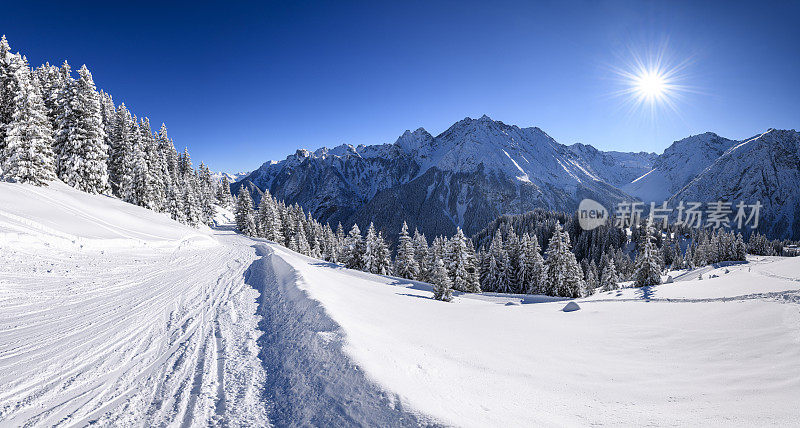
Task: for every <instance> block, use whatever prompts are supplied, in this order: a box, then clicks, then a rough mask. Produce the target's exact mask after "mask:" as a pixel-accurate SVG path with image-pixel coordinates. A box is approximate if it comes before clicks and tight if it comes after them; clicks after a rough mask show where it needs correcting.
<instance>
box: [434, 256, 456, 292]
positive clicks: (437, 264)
mask: <svg viewBox="0 0 800 428" xmlns="http://www.w3.org/2000/svg"><path fill="white" fill-rule="evenodd" d="M431 283H432V284H433V298H434V299H436V300H443V301H445V302H449V301H451V300H453V284H452V281H451V280H450V275H449V274H448V273H447V268H445V267H444V262H443V261H442V259H441V258H439V257H435V259H434V262H433V272H432V275H431Z"/></svg>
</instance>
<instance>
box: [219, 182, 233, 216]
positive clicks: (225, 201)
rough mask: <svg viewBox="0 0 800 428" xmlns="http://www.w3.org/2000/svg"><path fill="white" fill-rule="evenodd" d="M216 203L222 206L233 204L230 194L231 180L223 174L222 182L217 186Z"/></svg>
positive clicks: (226, 206) (229, 206)
mask: <svg viewBox="0 0 800 428" xmlns="http://www.w3.org/2000/svg"><path fill="white" fill-rule="evenodd" d="M217 203H218V204H219V206H221V207H223V208H231V206H232V205H233V196H231V182H230V180H228V177H227V176H225V175H223V176H222V182H221V183H220V185H219V187H218V188H217Z"/></svg>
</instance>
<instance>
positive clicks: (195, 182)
mask: <svg viewBox="0 0 800 428" xmlns="http://www.w3.org/2000/svg"><path fill="white" fill-rule="evenodd" d="M0 173H1V174H2V177H3V179H5V180H7V181H13V182H20V183H31V184H34V185H46V184H47V182H48V181H51V180H54V179H56V178H58V179H59V180H61V181H63V182H64V183H66V184H68V185H70V186H72V187H74V188H76V189H79V190H82V191H84V192H88V193H98V194H107V195H113V196H116V197H118V198H120V199H122V200H124V201H126V202H129V203H132V204H135V205H139V206H142V207H145V208H148V209H151V210H154V211H157V212H163V213H167V214H169V215H170V216H171V217H172V219H174V220H176V221H179V222H181V223H185V224H189V225H192V226H197V225H201V224H205V225H210V224H212V217H213V213H214V212H213V205H214V204H217V203H222V204H225V203H227V201H229V200H230V190H227V191H226V189H229V187H230V183H229V182H228V181H227V177H225V178H224V179H223V180H222V181H221V182H219V183H218V182H217V181H216V180H214V179H212V176H211V171H209V169H208V168H207V167H206V166H205V165H204V164H202V163H201V164H200V165H199V167H198V168H197V169H194V168H193V167H192V162H191V158H190V156H189V152H188V150H184V151H183V152H182V153H178V152H177V150H176V149H175V145H174V143H173V141H172V140H171V139H170V138H169V136H168V135H167V127H166V125H164V124H162V125H161V127H160V128H159V129H158V131H155V132H154V131H153V130H152V128H151V125H150V120H149V119H148V118H147V117H140V118H137V116H136V115H135V114H133V113H131V111H130V110H129V109H128V107H127V106H126V105H125V104H124V103H121V104H119V105H118V106H117V105H115V104H114V100H113V98H112V97H111V95H110V94H109V93H107V92H104V91H103V90H100V91H98V90H97V88H96V86H95V83H94V79H93V77H92V73H91V72H90V71H89V69H88V67H86V65H83V66H82V67H81V68H80V69H78V72H77V75H76V73H74V72H73V71H72V67H71V66H70V65H69V63H68V62H67V61H64V63H63V64H62V65H61V66H60V67H57V66H53V65H50V64H49V63H46V64H44V65H41V66H39V67H37V68H35V69H33V68H31V66H30V65H29V64H28V60H27V59H26V58H25V56H24V55H21V54H19V53H12V51H11V48H10V46H9V43H8V41H7V40H6V38H5V36H3V37H2V39H0Z"/></svg>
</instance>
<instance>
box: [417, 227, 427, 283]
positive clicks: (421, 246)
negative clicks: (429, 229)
mask: <svg viewBox="0 0 800 428" xmlns="http://www.w3.org/2000/svg"><path fill="white" fill-rule="evenodd" d="M413 239H414V259H415V260H416V261H417V266H419V274H418V276H417V279H418V280H420V281H429V280H430V273H431V266H430V264H429V260H428V240H427V238H425V235H424V234H422V233H420V232H419V230H417V229H416V228H415V229H414V238H413Z"/></svg>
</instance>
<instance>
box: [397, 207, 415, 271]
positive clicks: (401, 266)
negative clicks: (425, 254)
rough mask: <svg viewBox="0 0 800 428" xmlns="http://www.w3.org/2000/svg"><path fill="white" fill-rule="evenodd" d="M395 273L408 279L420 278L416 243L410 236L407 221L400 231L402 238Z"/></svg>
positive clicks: (398, 248)
mask: <svg viewBox="0 0 800 428" xmlns="http://www.w3.org/2000/svg"><path fill="white" fill-rule="evenodd" d="M394 273H395V275H397V276H399V277H402V278H407V279H417V278H418V277H419V263H417V259H416V256H415V248H414V242H413V241H412V240H411V237H410V236H408V225H407V224H406V222H405V221H404V222H403V227H402V228H401V229H400V237H399V238H398V244H397V257H396V263H395V268H394Z"/></svg>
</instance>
